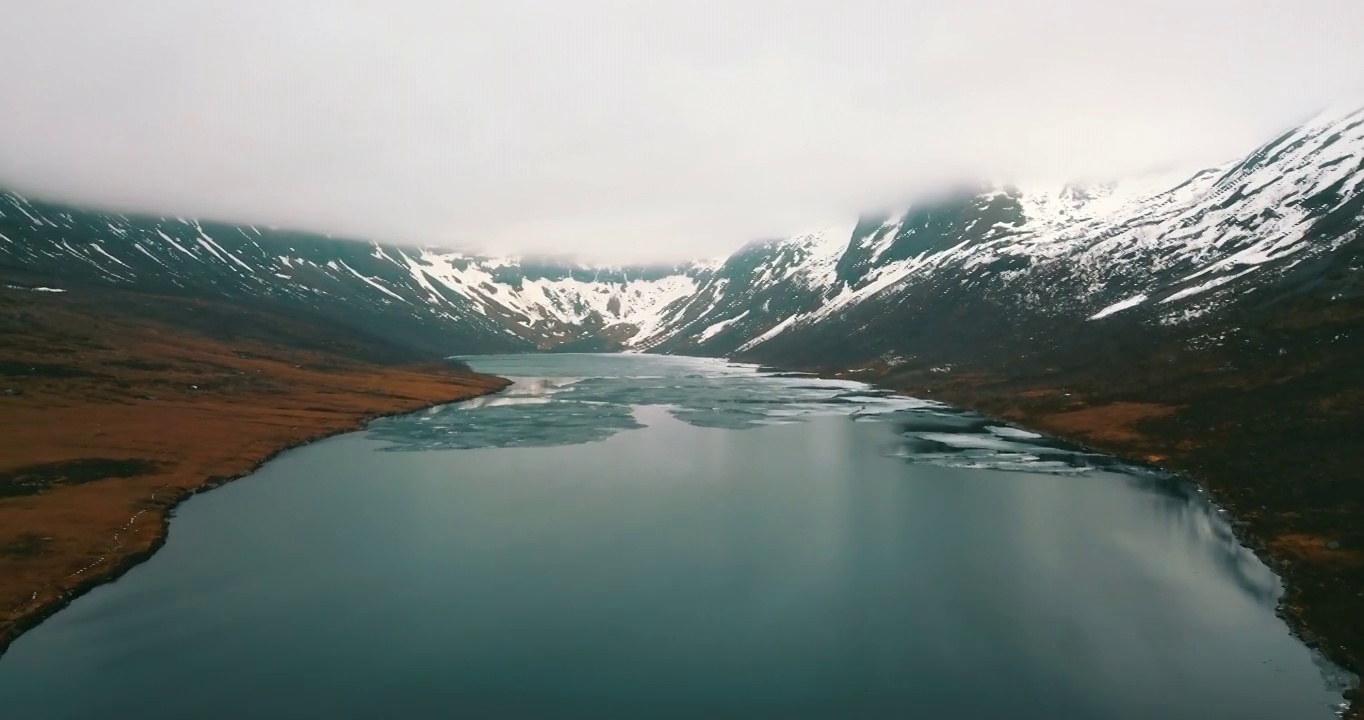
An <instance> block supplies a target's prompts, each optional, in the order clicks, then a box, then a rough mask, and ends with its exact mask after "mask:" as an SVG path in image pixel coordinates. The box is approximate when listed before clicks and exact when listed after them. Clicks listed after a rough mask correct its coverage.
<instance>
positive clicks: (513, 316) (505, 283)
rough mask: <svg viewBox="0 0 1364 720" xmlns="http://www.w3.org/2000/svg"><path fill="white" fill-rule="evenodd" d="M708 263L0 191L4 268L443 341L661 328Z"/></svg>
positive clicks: (548, 338)
mask: <svg viewBox="0 0 1364 720" xmlns="http://www.w3.org/2000/svg"><path fill="white" fill-rule="evenodd" d="M713 266H714V264H713V263H712V264H705V263H690V264H686V265H680V266H675V267H663V266H659V267H619V268H593V267H583V266H579V265H574V264H571V263H564V262H547V261H534V260H519V259H509V258H492V257H481V256H476V255H469V254H463V253H458V252H454V251H450V250H437V249H423V248H415V247H403V246H398V245H389V244H382V243H363V242H358V241H352V240H340V239H335V238H331V237H325V236H319V235H313V234H308V233H296V232H285V231H279V230H273V229H267V228H260V227H255V226H234V225H225V224H219V223H207V222H200V221H197V220H192V219H184V218H147V217H130V216H126V215H119V214H112V213H99V212H91V211H85V210H78V209H74V208H67V207H62V206H58V205H53V204H49V203H43V202H38V201H34V200H29V199H27V198H25V197H22V196H20V195H17V194H14V193H0V271H4V270H9V271H10V272H21V273H23V274H24V275H25V276H26V277H29V278H32V279H33V280H35V281H41V282H44V283H46V284H49V285H53V286H57V287H61V286H66V285H69V284H72V283H76V284H96V285H98V284H114V285H120V286H126V287H134V288H138V289H142V290H146V291H149V292H158V293H164V294H166V295H168V296H176V295H196V294H208V295H212V296H217V297H228V298H235V299H240V300H242V301H244V302H251V303H265V304H269V305H273V306H279V307H282V308H284V309H286V310H289V311H291V312H296V313H303V314H308V315H313V316H317V317H320V318H325V319H327V320H328V321H330V322H343V323H350V324H354V325H356V326H359V327H360V328H362V329H363V330H364V331H366V332H368V333H371V334H375V335H379V336H381V337H382V336H392V337H394V339H399V340H402V341H403V342H406V343H409V344H415V345H417V346H419V347H424V348H426V349H428V350H433V351H438V352H447V353H478V352H516V351H527V350H534V349H537V348H538V349H551V348H555V347H580V348H583V349H607V348H615V347H620V346H621V345H622V344H627V343H629V342H631V341H632V340H633V339H634V338H636V337H637V336H639V337H643V336H651V335H653V334H654V333H656V332H657V327H656V324H657V319H658V317H660V315H661V311H662V309H663V308H664V307H666V306H667V305H669V304H670V303H673V302H675V301H677V300H679V299H681V298H685V297H688V296H690V295H692V294H693V293H695V291H696V288H697V285H698V283H699V282H702V281H704V280H705V279H706V278H707V277H709V275H710V274H711V273H712V272H713Z"/></svg>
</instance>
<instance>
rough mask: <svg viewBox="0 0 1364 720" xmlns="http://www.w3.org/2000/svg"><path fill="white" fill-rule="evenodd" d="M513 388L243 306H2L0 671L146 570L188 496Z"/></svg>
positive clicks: (21, 302)
mask: <svg viewBox="0 0 1364 720" xmlns="http://www.w3.org/2000/svg"><path fill="white" fill-rule="evenodd" d="M507 384H508V383H507V381H506V380H504V379H502V378H495V377H493V376H490V375H484V374H480V373H476V372H473V371H472V370H470V369H469V368H468V366H465V365H463V364H462V363H459V362H455V361H448V360H440V359H438V358H434V357H431V356H429V355H427V354H423V353H419V352H415V351H411V350H408V349H405V348H403V347H402V346H400V345H397V346H395V345H394V344H393V343H390V342H386V341H383V340H380V339H378V338H375V337H371V336H367V335H364V334H357V333H353V332H343V331H339V330H338V329H337V328H334V327H330V326H325V325H318V324H315V323H313V322H311V321H310V319H309V318H307V317H293V316H289V315H283V314H279V313H276V312H273V311H267V310H261V309H259V308H253V307H249V306H239V305H235V304H232V303H223V302H219V301H213V300H203V299H199V300H187V299H185V298H169V297H161V296H155V295H146V294H142V293H137V292H131V291H118V290H108V289H100V290H99V291H98V292H88V291H87V290H83V289H80V288H73V289H72V290H71V291H70V292H66V293H61V294H57V295H43V296H38V295H35V294H34V293H21V292H17V291H6V290H3V289H0V655H2V654H3V653H4V652H5V651H6V650H7V649H8V648H9V646H10V645H11V644H12V643H13V642H14V641H15V640H16V639H17V638H19V637H20V636H22V634H23V633H24V632H26V631H27V630H30V629H32V628H33V627H35V626H37V625H38V624H39V623H41V621H42V620H44V619H46V618H48V617H51V616H52V615H53V614H55V613H56V612H58V611H59V610H60V609H61V608H63V607H66V606H67V605H69V604H70V603H71V602H72V601H73V600H74V599H76V598H77V597H80V596H81V595H84V594H85V593H87V592H89V591H90V590H92V589H93V588H96V587H98V586H100V585H102V584H104V583H107V582H110V581H113V580H116V579H117V578H119V577H121V576H122V575H123V574H124V573H126V572H128V571H129V570H130V569H132V568H133V567H136V566H137V565H138V564H140V563H142V562H144V561H145V560H146V559H148V558H150V557H151V556H152V555H154V554H155V553H156V551H157V550H158V549H160V548H161V547H162V546H163V545H164V544H165V542H166V539H167V537H168V533H169V526H170V520H171V518H172V517H173V515H174V509H175V508H176V507H177V506H178V505H179V503H181V502H183V501H184V500H186V499H187V498H189V497H190V496H192V495H195V494H198V493H200V492H206V491H208V490H211V489H213V488H216V487H218V486H220V485H222V484H224V483H226V482H229V481H231V480H234V479H236V478H240V477H242V476H244V475H247V474H250V473H251V472H253V471H255V470H256V469H257V468H259V467H260V466H261V465H263V464H265V463H266V462H269V461H270V460H271V459H273V458H275V457H277V456H278V455H279V454H280V453H282V452H285V451H287V450H290V449H293V448H296V447H299V446H300V445H304V444H307V443H310V442H315V441H317V440H320V439H322V438H326V437H331V436H334V435H337V434H341V433H345V432H351V431H355V430H359V429H363V428H364V427H365V426H366V425H367V424H368V423H369V422H371V421H372V420H374V419H377V418H380V417H384V416H389V415H398V414H405V413H410V412H415V411H418V410H420V409H422V408H426V407H430V406H432V405H439V404H443V403H448V402H456V401H459V400H465V399H468V398H471V397H476V396H479V395H484V394H488V393H492V392H497V391H499V390H501V389H503V388H504V387H506V385H507Z"/></svg>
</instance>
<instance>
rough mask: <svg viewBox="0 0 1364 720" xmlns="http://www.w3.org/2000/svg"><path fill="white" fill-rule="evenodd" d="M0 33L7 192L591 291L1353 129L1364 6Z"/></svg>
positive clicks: (11, 16)
mask: <svg viewBox="0 0 1364 720" xmlns="http://www.w3.org/2000/svg"><path fill="white" fill-rule="evenodd" d="M0 9H2V10H3V17H4V18H5V19H4V22H3V24H0V68H3V72H0V98H3V99H4V107H3V111H0V183H4V184H7V185H9V186H11V187H14V188H18V189H20V190H25V191H30V192H34V193H37V194H41V195H46V196H52V197H58V198H61V199H69V200H75V201H80V202H86V203H93V204H99V205H105V206H111V207H118V208H127V209H140V210H145V211H150V212H166V213H172V214H181V215H198V216H206V217H213V218H219V219H227V220H236V221H243V222H256V223H267V224H275V225H284V226H295V227H302V228H308V229H317V230H323V231H329V232H333V233H336V234H342V235H348V236H355V237H364V238H376V239H385V240H391V241H399V242H410V243H420V244H436V245H448V246H455V247H464V248H471V249H482V250H486V251H489V252H498V253H504V252H505V253H534V254H543V253H551V254H565V253H571V254H575V255H578V256H581V257H586V258H591V259H597V260H619V261H636V260H671V259H678V258H685V257H694V256H714V255H720V254H723V253H726V252H728V251H729V250H731V249H733V248H734V247H736V246H737V245H739V244H741V243H743V242H746V241H748V240H751V239H754V238H758V237H771V236H777V235H783V234H787V233H790V232H793V231H797V230H800V229H802V228H806V227H809V226H817V225H825V224H831V223H842V222H845V221H846V220H848V219H849V218H850V217H851V216H852V215H855V214H856V213H857V212H858V211H859V210H861V209H864V208H868V207H875V206H879V205H884V204H887V203H895V202H901V201H903V200H904V199H906V198H910V197H914V196H916V195H918V194H920V193H923V192H927V191H931V190H932V189H934V188H939V187H942V186H943V185H944V184H948V183H955V182H960V181H963V180H968V179H1010V180H1047V181H1060V180H1065V179H1072V178H1105V177H1111V176H1121V175H1126V174H1131V173H1140V172H1145V171H1153V170H1162V169H1168V168H1170V167H1172V166H1181V167H1182V166H1190V167H1191V166H1195V165H1200V164H1208V163H1212V162H1216V161H1220V160H1223V159H1227V158H1230V157H1232V156H1235V155H1237V154H1239V153H1242V152H1244V151H1246V150H1248V149H1249V148H1251V147H1253V146H1254V145H1256V144H1258V143H1259V142H1261V141H1263V140H1266V139H1268V137H1269V136H1270V135H1271V134H1272V133H1274V132H1275V131H1277V130H1279V129H1281V128H1283V127H1285V126H1287V125H1291V124H1292V123H1294V122H1296V121H1299V120H1301V119H1304V118H1305V117H1306V116H1307V115H1310V114H1311V113H1312V112H1314V111H1315V110H1317V109H1318V108H1320V107H1321V106H1323V105H1326V104H1330V103H1334V102H1340V101H1345V102H1350V101H1355V100H1358V99H1360V98H1364V43H1361V42H1360V38H1359V29H1360V28H1364V3H1360V2H1358V1H1357V0H1334V1H1328V0H1298V1H1296V2H1292V1H1288V0H1201V1H1194V2H1189V1H1187V0H1185V1H1183V2H1176V1H1175V0H1132V1H1129V2H1122V3H1112V2H1109V3H1105V2H1095V1H1094V0H1089V1H1087V2H1079V1H1076V0H1052V1H1050V2H1041V1H1039V2H1027V3H1024V2H1014V1H1013V0H1008V1H1005V0H999V1H996V2H990V1H987V0H964V1H957V2H942V1H940V2H915V1H912V0H845V1H844V2H841V3H828V2H814V1H812V0H782V1H778V0H749V1H748V2H711V1H709V0H679V1H677V2H672V1H668V0H659V1H656V2H645V1H642V0H641V1H636V2H631V1H628V0H616V1H607V0H576V1H574V2H561V1H559V0H543V1H539V2H532V1H529V0H520V1H518V0H502V1H500V2H476V1H473V0H470V1H466V2H460V3H436V2H427V3H418V2H390V3H382V4H381V3H371V2H360V1H358V0H357V1H353V2H344V1H342V0H326V1H323V0H313V1H310V0H293V1H290V2H274V1H270V2H264V1H256V0H234V2H230V3H228V2H221V3H219V2H199V3H187V2H180V1H179V0H159V1H154V0H127V1H125V2H119V3H109V2H93V1H90V2H75V1H66V2H64V1H62V0H53V1H52V2H42V3H38V2H27V1H23V0H11V1H5V2H0Z"/></svg>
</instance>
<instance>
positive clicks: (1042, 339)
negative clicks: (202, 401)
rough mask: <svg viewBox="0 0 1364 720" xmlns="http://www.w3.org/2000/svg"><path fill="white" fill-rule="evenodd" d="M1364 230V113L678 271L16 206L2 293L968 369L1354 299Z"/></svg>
mask: <svg viewBox="0 0 1364 720" xmlns="http://www.w3.org/2000/svg"><path fill="white" fill-rule="evenodd" d="M1361 216H1364V110H1359V111H1355V112H1353V113H1344V114H1335V115H1324V116H1322V117H1319V118H1317V119H1314V120H1312V121H1311V122H1308V123H1306V124H1304V125H1303V126H1301V127H1298V128H1295V129H1293V130H1291V131H1289V132H1287V133H1285V134H1283V135H1282V136H1280V137H1278V138H1276V139H1274V140H1273V141H1271V142H1269V143H1267V144H1265V145H1264V146H1263V147H1261V148H1259V149H1257V150H1255V151H1254V152H1253V153H1251V154H1250V155H1248V156H1247V157H1245V158H1243V159H1240V160H1238V161H1235V162H1231V163H1228V164H1226V165H1222V166H1219V167H1214V168H1209V169H1206V170H1203V171H1201V172H1198V173H1196V174H1193V175H1192V176H1190V177H1182V178H1153V179H1142V180H1139V181H1135V182H1125V183H1110V184H1100V185H1090V186H1079V185H1068V186H1063V187H1057V188H1017V187H986V186H982V187H976V188H966V189H961V190H959V191H957V192H955V193H949V194H947V195H945V196H943V197H942V198H940V199H938V200H936V201H934V202H931V203H925V204H921V205H916V206H913V207H909V208H906V209H904V210H903V211H902V212H898V213H895V214H892V215H885V216H869V217H863V218H860V219H859V220H858V221H857V222H855V223H849V224H848V225H847V226H845V227H841V228H832V229H827V230H821V231H817V232H812V233H807V234H802V235H798V236H795V237H791V238H785V239H780V240H772V241H765V242H758V243H754V244H751V245H749V246H746V247H744V248H742V249H740V250H739V251H738V252H736V253H735V254H734V255H732V256H731V257H729V258H727V259H726V260H724V261H723V262H722V263H699V262H698V263H689V264H684V265H679V266H672V267H663V266H659V267H623V268H594V267H585V266H579V265H573V264H568V263H563V262H554V261H534V260H518V259H509V258H492V257H482V256H476V255H469V254H463V253H458V252H454V251H450V250H438V249H430V248H427V249H422V248H416V247H405V246H400V245H393V244H381V243H365V242H358V241H351V240H341V239H335V238H331V237H325V236H319V235H311V234H306V233H296V232H285V231H278V230H269V229H263V228H258V227H254V226H233V225H226V224H220V223H207V222H199V221H196V220H186V219H179V218H148V217H134V216H126V215H120V214H112V213H101V212H92V211H86V210H78V209H74V208H69V207H64V206H61V205H55V204H50V203H44V202H38V201H33V200H29V199H26V198H23V197H21V196H19V195H16V194H13V193H0V272H8V273H11V274H13V273H19V274H22V275H23V276H24V277H28V278H31V279H33V281H34V282H39V283H44V284H49V285H54V286H57V287H60V286H62V285H63V284H71V283H78V284H94V285H98V284H114V285H120V286H125V287H132V288H141V289H146V290H149V291H155V292H158V293H163V294H167V295H170V296H174V295H196V294H204V295H210V296H213V297H226V298H235V299H238V300H241V301H242V302H248V303H254V304H263V305H269V306H272V307H276V308H279V309H283V310H287V311H288V312H291V313H295V314H298V315H300V316H304V317H317V318H320V319H325V320H326V321H327V322H332V323H344V324H349V325H350V326H353V327H355V328H356V329H357V330H359V331H363V332H365V333H368V334H371V335H374V336H377V337H386V338H392V339H393V340H394V341H395V342H402V343H405V344H408V345H412V346H414V347H419V348H422V349H424V350H427V351H430V352H441V353H479V352H516V351H529V350H535V349H541V350H549V349H559V350H634V351H651V352H669V353H690V354H702V355H732V354H739V355H742V356H745V357H750V358H753V359H757V360H761V361H765V362H777V361H781V362H785V363H801V364H811V365H814V364H831V363H833V364H850V363H859V362H867V361H871V360H873V359H876V358H881V359H886V358H893V357H910V356H914V357H919V358H921V359H927V360H934V359H935V358H936V360H934V361H937V360H941V361H942V362H953V361H956V360H959V359H960V357H961V356H964V355H967V356H970V357H978V358H981V359H986V358H990V357H994V356H995V355H998V354H999V353H1003V355H1006V356H1014V355H1018V354H1020V353H1026V352H1030V351H1031V350H1032V349H1034V348H1036V347H1039V346H1045V345H1046V344H1047V338H1048V337H1049V336H1053V335H1056V334H1057V333H1068V334H1072V335H1073V334H1075V333H1080V334H1086V333H1093V332H1094V331H1097V330H1098V329H1100V328H1102V327H1106V326H1110V325H1122V326H1127V325H1130V324H1133V323H1138V324H1144V325H1153V326H1167V327H1168V326H1187V327H1199V326H1204V325H1208V326H1209V327H1213V325H1209V323H1211V322H1212V321H1213V320H1214V319H1215V318H1217V317H1219V316H1220V315H1223V314H1225V312H1227V311H1228V310H1229V308H1231V307H1233V306H1240V305H1244V304H1246V303H1255V302H1266V301H1268V300H1269V299H1270V298H1271V296H1273V295H1274V294H1276V293H1286V292H1287V293H1291V292H1307V291H1311V292H1316V293H1327V294H1329V293H1330V292H1333V290H1332V288H1338V292H1341V293H1351V292H1356V291H1357V290H1356V289H1354V288H1355V287H1356V286H1355V285H1352V284H1351V283H1352V282H1353V281H1352V280H1349V279H1348V278H1352V277H1354V275H1353V274H1352V273H1353V272H1354V271H1353V270H1351V269H1350V268H1349V267H1344V268H1338V267H1336V265H1335V264H1333V263H1336V258H1339V257H1342V255H1341V254H1342V253H1343V252H1346V251H1347V248H1348V247H1349V246H1351V245H1352V244H1355V243H1357V241H1358V240H1359V235H1360V231H1359V225H1360V218H1361ZM1328 269H1332V270H1331V272H1327V270H1328ZM1342 273H1343V275H1342ZM1225 331H1226V329H1218V330H1217V332H1225ZM1231 331H1232V332H1234V331H1235V329H1234V328H1233V329H1231ZM1100 334H1101V333H1100ZM1206 341H1207V342H1215V341H1216V340H1215V339H1209V340H1206Z"/></svg>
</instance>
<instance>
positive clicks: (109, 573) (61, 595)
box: [0, 376, 511, 657]
mask: <svg viewBox="0 0 1364 720" xmlns="http://www.w3.org/2000/svg"><path fill="white" fill-rule="evenodd" d="M483 377H490V378H495V379H496V381H497V382H496V383H494V384H493V385H491V386H490V387H487V388H484V389H481V390H479V391H476V392H473V393H466V394H461V395H459V396H455V397H450V398H446V399H437V400H432V401H430V402H425V403H423V404H420V405H414V406H412V407H408V408H401V409H396V410H387V411H383V412H375V413H370V414H367V415H362V416H359V417H355V418H353V419H352V420H351V422H350V424H349V425H346V426H342V427H337V428H332V429H328V430H326V431H324V432H321V433H318V434H315V435H310V436H307V437H304V438H301V439H299V440H297V441H295V442H292V443H290V444H287V445H284V446H281V447H278V448H275V449H274V450H272V451H270V452H268V453H267V454H265V455H264V456H262V457H260V458H259V459H257V460H256V461H254V462H253V463H252V464H251V466H250V467H248V468H247V469H245V470H243V471H242V472H240V473H237V474H235V475H231V476H227V477H221V476H212V477H207V478H205V479H204V481H203V482H202V483H201V484H199V485H196V486H194V487H190V488H180V491H179V492H177V493H176V494H175V496H174V497H172V498H170V499H168V500H164V501H158V500H157V499H156V498H155V495H156V493H157V492H159V491H160V490H162V489H165V488H167V487H170V486H168V485H163V486H161V487H160V488H158V489H157V490H156V491H154V492H153V498H152V501H153V502H158V503H159V505H158V507H157V510H156V511H154V512H155V520H156V527H157V530H156V532H155V534H154V535H153V536H152V538H151V540H150V543H149V544H148V546H147V547H145V548H142V549H140V550H136V551H133V552H130V553H127V554H122V555H119V556H118V557H117V558H116V559H114V560H113V562H111V563H110V564H108V565H106V566H105V567H104V568H103V569H102V570H101V571H100V572H98V573H91V574H90V575H87V576H86V577H84V578H82V579H81V580H80V581H78V582H77V583H76V584H75V585H72V586H70V587H67V588H65V589H63V590H61V591H59V592H58V594H57V595H55V596H53V597H51V598H49V599H48V600H46V601H45V602H41V603H37V604H36V605H31V606H30V607H24V608H22V609H21V610H20V613H21V614H20V615H19V616H18V618H17V619H14V620H11V621H9V624H7V625H6V626H5V627H4V629H3V630H0V657H4V655H5V653H6V651H8V650H9V648H10V646H11V645H13V644H14V642H15V641H17V640H18V639H19V638H20V637H21V636H23V635H24V633H26V632H28V631H29V630H32V629H34V628H36V627H38V626H39V625H41V624H42V623H43V621H45V620H47V619H48V618H50V617H52V616H53V615H56V614H57V613H59V612H61V611H62V610H63V609H65V608H66V607H68V606H69V605H70V604H71V603H73V602H75V601H76V600H77V599H79V598H80V597H82V596H83V595H85V594H87V593H89V592H91V591H93V590H95V589H97V588H99V587H101V586H103V585H107V584H110V583H114V582H117V581H118V580H119V579H120V578H121V577H123V575H125V574H127V573H128V572H129V571H130V570H132V569H133V568H135V567H137V566H138V565H141V564H142V563H144V562H147V561H148V560H150V559H151V558H152V557H153V556H154V555H155V554H156V553H157V551H159V550H160V549H161V548H162V547H164V546H165V544H166V542H167V541H168V540H169V538H170V524H171V520H173V519H174V518H175V510H176V508H178V507H179V506H180V505H181V504H182V503H184V502H186V501H187V500H189V499H190V498H193V497H194V496H196V495H202V494H204V493H207V492H210V491H212V490H216V489H218V488H220V487H222V486H224V485H226V484H228V483H230V482H233V481H234V480H239V479H241V478H244V477H247V476H248V475H251V474H253V473H255V472H256V471H257V470H259V469H260V468H261V467H262V466H264V465H265V464H267V463H269V462H270V461H272V460H274V459H275V458H277V457H279V456H280V455H282V454H284V453H286V452H288V451H290V450H294V449H296V448H300V447H303V446H305V445H311V444H312V443H315V442H319V441H321V440H325V439H327V438H332V437H336V436H339V435H347V434H350V433H354V432H361V431H363V430H365V428H367V427H369V425H370V424H371V423H373V422H374V421H375V420H379V419H381V418H386V417H395V416H400V415H410V414H412V413H415V412H420V411H422V410H425V409H427V408H432V407H437V406H440V405H446V404H449V403H454V402H463V401H465V400H471V399H473V398H477V397H483V396H486V395H493V394H496V393H499V392H501V391H502V390H505V389H506V388H507V386H509V385H510V384H511V382H510V381H508V380H506V379H505V378H501V377H497V376H483ZM103 560H104V559H103V558H102V559H101V562H102V561H103ZM43 589H44V588H40V589H39V590H38V591H36V592H35V593H34V596H35V599H36V595H37V594H38V593H39V592H41V591H42V590H43Z"/></svg>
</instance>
